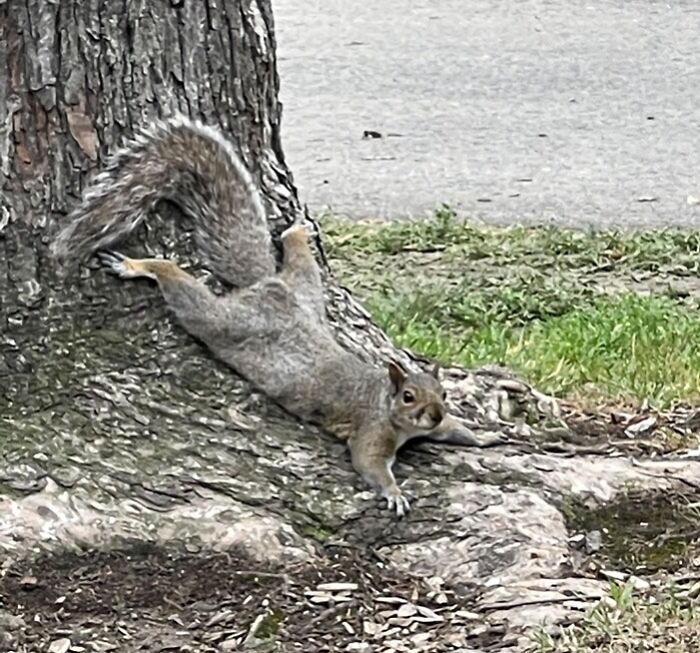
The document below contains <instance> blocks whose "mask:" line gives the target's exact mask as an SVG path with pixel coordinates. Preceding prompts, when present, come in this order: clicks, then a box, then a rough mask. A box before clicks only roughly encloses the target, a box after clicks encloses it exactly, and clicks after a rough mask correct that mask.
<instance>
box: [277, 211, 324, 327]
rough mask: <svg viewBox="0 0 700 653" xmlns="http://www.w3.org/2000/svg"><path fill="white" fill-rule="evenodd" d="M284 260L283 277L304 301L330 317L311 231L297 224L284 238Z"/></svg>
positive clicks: (282, 237)
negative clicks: (310, 238)
mask: <svg viewBox="0 0 700 653" xmlns="http://www.w3.org/2000/svg"><path fill="white" fill-rule="evenodd" d="M281 239H282V247H283V250H284V259H283V261H282V270H281V271H280V276H281V277H282V279H283V280H284V281H285V282H286V283H287V284H288V285H289V287H290V288H291V289H292V290H293V291H294V294H295V295H296V297H297V298H298V299H300V300H301V301H305V302H306V303H308V304H310V305H312V306H313V307H314V309H315V310H316V312H317V314H318V315H319V317H321V318H323V317H324V316H325V314H326V311H325V306H324V302H323V281H322V280H321V271H320V269H319V267H318V263H316V259H315V258H314V253H313V251H312V250H311V246H310V245H309V231H308V229H307V228H306V227H305V226H303V225H302V224H298V223H297V224H293V225H292V226H291V227H289V229H287V230H286V231H284V232H283V233H282V236H281Z"/></svg>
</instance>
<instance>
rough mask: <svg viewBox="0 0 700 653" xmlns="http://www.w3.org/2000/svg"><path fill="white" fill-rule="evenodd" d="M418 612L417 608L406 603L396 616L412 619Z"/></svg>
mask: <svg viewBox="0 0 700 653" xmlns="http://www.w3.org/2000/svg"><path fill="white" fill-rule="evenodd" d="M416 612H418V609H417V608H416V606H415V605H413V603H404V604H403V605H402V606H401V607H400V608H399V609H398V610H397V611H396V614H397V615H398V616H399V617H402V618H406V617H412V616H413V615H414V614H416Z"/></svg>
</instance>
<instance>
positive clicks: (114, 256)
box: [97, 249, 133, 279]
mask: <svg viewBox="0 0 700 653" xmlns="http://www.w3.org/2000/svg"><path fill="white" fill-rule="evenodd" d="M97 257H98V258H99V259H100V263H101V264H102V267H104V268H105V269H106V270H107V272H109V273H110V274H116V275H117V276H118V277H121V278H122V279H128V278H129V277H131V276H133V273H132V270H130V269H129V267H128V265H127V264H128V260H129V259H127V257H126V256H124V254H120V253H119V252H114V251H112V250H109V249H104V250H101V251H99V252H97Z"/></svg>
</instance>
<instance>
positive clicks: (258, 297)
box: [52, 115, 500, 517]
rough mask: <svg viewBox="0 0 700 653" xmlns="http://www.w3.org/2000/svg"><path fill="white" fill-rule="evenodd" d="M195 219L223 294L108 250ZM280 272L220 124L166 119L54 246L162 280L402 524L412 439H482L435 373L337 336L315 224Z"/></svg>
mask: <svg viewBox="0 0 700 653" xmlns="http://www.w3.org/2000/svg"><path fill="white" fill-rule="evenodd" d="M163 199H166V200H169V201H171V202H174V203H175V204H177V205H178V206H179V207H180V208H181V210H182V211H183V212H184V214H185V215H187V216H188V217H190V218H191V219H192V220H193V221H194V228H195V239H196V244H197V247H198V248H199V250H200V251H201V253H202V255H203V257H204V261H205V265H206V266H207V268H208V269H209V270H210V271H211V272H212V273H213V274H214V275H215V276H216V277H217V278H219V279H220V280H222V281H223V282H225V283H226V284H228V285H229V286H232V287H233V289H232V290H230V291H229V292H228V293H227V294H225V295H216V294H214V293H213V292H211V290H210V289H209V288H208V287H207V286H206V285H205V284H203V283H202V282H200V281H198V280H197V279H195V278H194V277H192V276H191V275H190V274H188V273H187V272H185V271H184V270H182V269H181V268H179V267H178V265H177V264H176V263H174V262H173V261H169V260H164V259H132V258H127V257H125V256H124V255H122V254H119V253H117V252H114V251H110V250H108V249H107V248H108V247H109V246H110V245H112V244H113V243H114V242H116V241H118V240H120V239H121V238H124V237H125V236H127V235H128V234H129V233H130V232H131V231H132V230H133V229H134V228H135V227H136V226H137V225H138V224H139V223H141V222H142V221H143V220H144V219H146V218H147V217H148V215H149V213H150V212H151V211H152V209H153V208H154V207H155V205H156V204H157V203H158V202H159V201H160V200H163ZM281 241H282V249H283V260H282V264H281V269H280V270H279V271H277V269H276V268H277V265H276V259H275V256H274V254H273V250H272V240H271V236H270V232H269V230H268V226H267V220H266V217H265V211H264V209H263V204H262V201H261V197H260V192H259V189H258V188H257V186H256V185H255V184H254V182H253V180H252V178H251V175H250V173H249V172H248V170H247V168H246V166H245V165H244V163H243V162H242V161H241V159H240V158H239V156H238V154H237V153H236V151H235V150H234V148H233V145H232V144H231V142H230V141H229V140H228V139H227V138H226V137H225V135H224V134H223V133H222V132H221V131H220V130H219V129H216V128H213V127H210V126H206V125H204V124H202V123H200V122H197V121H193V120H190V119H189V118H186V117H184V116H181V115H176V116H173V117H171V118H169V119H167V120H164V121H158V122H156V123H154V124H153V125H152V126H150V127H149V128H148V129H146V130H144V131H142V132H141V133H140V134H139V135H138V136H136V137H135V138H134V139H133V140H131V141H130V142H128V143H127V144H126V146H125V147H123V148H122V149H121V150H119V151H118V152H116V154H115V155H114V156H112V157H111V158H110V159H109V161H108V162H107V163H106V166H105V167H104V169H103V171H102V172H101V173H100V174H98V175H97V176H96V177H95V180H94V182H93V184H92V185H91V187H90V188H89V189H88V190H87V192H86V193H85V194H84V197H83V201H82V203H81V204H80V205H79V206H78V207H77V209H76V210H75V211H74V212H73V215H72V216H71V220H70V222H69V223H68V224H67V225H66V226H65V227H64V228H63V229H62V231H61V232H60V233H59V234H58V236H57V237H56V239H55V241H54V242H53V243H52V253H53V255H54V256H55V258H56V259H57V260H58V261H60V262H61V263H62V264H63V265H64V266H66V267H69V266H72V265H75V264H77V263H79V262H80V261H82V260H84V259H85V258H87V257H88V256H89V255H91V254H93V253H95V252H97V254H98V257H99V258H100V260H101V262H102V264H103V265H104V267H105V268H106V269H107V271H109V272H111V273H113V274H115V275H117V276H118V277H121V278H122V279H134V278H137V277H147V278H149V279H153V280H154V281H156V282H157V283H158V285H159V287H160V290H161V292H162V293H163V297H164V298H165V301H166V302H167V304H168V306H169V307H170V309H171V310H172V312H173V313H174V314H175V316H176V318H177V319H178V320H179V322H180V323H181V324H182V326H183V327H184V328H185V329H186V330H187V331H188V332H189V333H190V334H191V335H193V336H195V337H197V338H198V339H199V340H201V341H202V342H203V343H204V344H205V345H206V346H207V347H208V348H209V350H210V351H211V352H212V353H213V354H214V355H215V356H216V357H217V358H219V359H220V360H222V361H223V362H224V363H226V364H227V365H229V366H230V367H231V368H233V370H235V371H236V372H237V373H238V374H240V375H241V376H243V377H244V378H246V379H248V380H249V381H250V382H251V383H252V384H253V385H254V386H256V387H257V388H258V389H260V390H261V391H262V392H263V393H265V394H266V395H267V396H268V397H270V398H271V399H273V400H274V401H276V402H277V403H278V404H280V405H281V406H282V407H283V408H285V409H286V410H288V411H289V412H290V413H293V414H294V415H296V416H298V417H300V418H301V419H303V420H306V421H307V422H309V423H313V424H317V425H319V426H321V427H322V428H323V429H324V430H326V431H328V432H330V433H332V434H334V435H335V436H337V437H338V438H340V439H342V440H344V441H345V442H347V444H348V447H349V449H350V453H351V457H352V464H353V466H354V468H355V469H356V470H357V471H358V472H359V473H360V474H361V475H362V477H363V478H364V479H365V480H366V481H367V482H368V483H369V484H370V485H371V486H372V487H374V488H375V489H377V490H378V491H379V492H380V493H381V496H382V497H384V498H385V499H386V501H387V507H388V508H389V509H390V510H392V511H395V513H396V514H397V515H398V516H399V517H402V516H403V515H404V514H405V513H406V512H407V511H408V510H409V502H408V500H407V498H406V497H405V496H404V494H403V493H402V492H401V489H400V488H399V486H398V484H397V483H396V480H395V478H394V474H393V472H392V466H393V464H394V460H395V457H396V453H397V451H398V449H399V448H400V447H401V446H402V445H403V444H404V443H406V442H407V441H408V440H410V439H412V438H415V437H427V438H430V439H431V440H434V441H439V442H448V443H452V444H458V445H465V446H491V445H493V444H496V443H498V442H499V441H500V439H499V438H497V437H495V438H488V439H486V438H484V439H478V438H477V437H476V436H475V435H474V434H473V433H472V431H471V430H469V429H468V428H466V427H465V426H464V425H463V424H462V423H461V422H460V421H459V420H458V419H457V418H455V417H453V416H452V415H449V414H448V413H447V409H446V406H445V391H444V389H443V387H442V385H441V384H440V381H439V379H438V369H437V366H436V368H435V369H434V370H433V371H432V373H425V372H421V373H414V372H409V371H407V370H405V369H404V368H403V367H402V366H400V365H399V364H397V363H396V362H394V361H391V362H389V363H388V369H387V368H386V367H385V368H380V367H375V366H373V365H371V364H368V363H366V362H363V361H361V360H360V359H359V358H358V357H357V356H355V355H354V354H352V353H350V352H348V351H347V350H345V349H343V348H342V347H341V346H340V345H339V344H338V343H337V342H336V340H335V337H334V335H333V333H332V330H331V328H330V325H329V324H328V322H327V319H326V312H325V306H324V300H323V293H322V281H321V274H320V270H319V267H318V264H317V263H316V260H315V258H314V255H313V251H312V249H311V246H310V244H309V232H308V230H307V228H306V227H304V226H302V225H299V224H295V225H293V226H292V227H290V228H289V229H287V230H286V231H285V232H284V233H283V234H282V236H281Z"/></svg>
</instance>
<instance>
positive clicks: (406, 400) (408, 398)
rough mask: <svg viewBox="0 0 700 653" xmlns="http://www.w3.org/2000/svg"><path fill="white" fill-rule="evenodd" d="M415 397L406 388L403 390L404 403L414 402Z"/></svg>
mask: <svg viewBox="0 0 700 653" xmlns="http://www.w3.org/2000/svg"><path fill="white" fill-rule="evenodd" d="M414 400H415V398H414V396H413V393H412V392H409V391H408V390H404V393H403V401H404V403H405V404H412V403H413V402H414Z"/></svg>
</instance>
